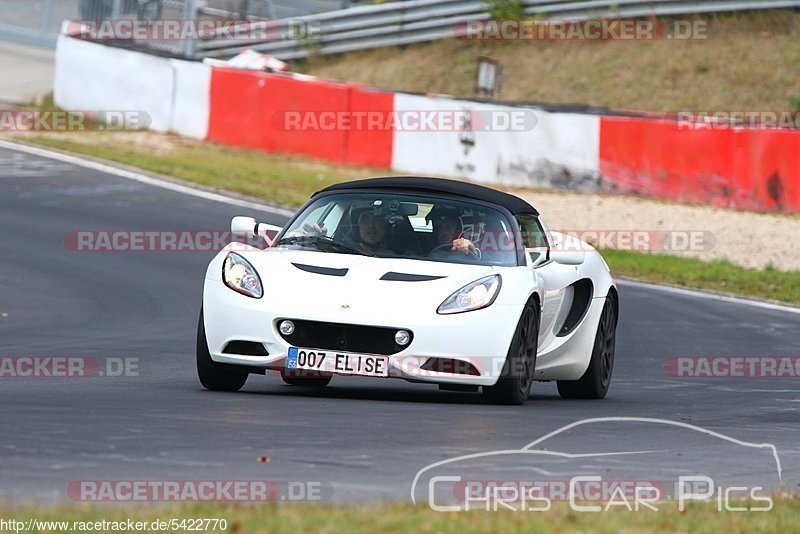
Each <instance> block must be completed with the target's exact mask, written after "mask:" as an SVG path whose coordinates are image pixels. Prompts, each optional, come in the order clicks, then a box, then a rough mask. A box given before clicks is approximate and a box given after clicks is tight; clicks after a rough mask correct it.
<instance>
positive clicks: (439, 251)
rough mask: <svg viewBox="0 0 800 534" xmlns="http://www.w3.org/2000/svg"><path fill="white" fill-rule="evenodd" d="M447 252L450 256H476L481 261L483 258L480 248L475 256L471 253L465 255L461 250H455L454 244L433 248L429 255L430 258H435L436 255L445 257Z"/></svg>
mask: <svg viewBox="0 0 800 534" xmlns="http://www.w3.org/2000/svg"><path fill="white" fill-rule="evenodd" d="M445 252H449V253H450V254H461V255H463V256H472V255H474V256H477V257H478V259H480V257H481V249H479V248H478V247H475V254H472V253H471V252H467V253H464V252H461V251H460V250H453V244H452V243H444V244H443V245H437V246H435V247H433V249H431V251H430V252H429V253H428V255H429V256H433V255H434V254H435V255H443V254H444V253H445Z"/></svg>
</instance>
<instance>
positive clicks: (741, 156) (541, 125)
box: [54, 36, 800, 212]
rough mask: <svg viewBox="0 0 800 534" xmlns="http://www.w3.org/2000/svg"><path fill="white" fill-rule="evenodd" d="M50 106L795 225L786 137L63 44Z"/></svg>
mask: <svg viewBox="0 0 800 534" xmlns="http://www.w3.org/2000/svg"><path fill="white" fill-rule="evenodd" d="M54 99H55V103H56V104H57V105H58V106H60V107H62V108H65V109H73V110H84V111H91V110H100V111H108V110H115V111H120V110H129V111H143V112H145V113H147V114H148V115H149V116H150V118H151V121H152V123H151V125H150V128H151V129H153V130H156V131H161V132H165V131H171V132H175V133H178V134H181V135H185V136H189V137H193V138H197V139H208V140H210V141H214V142H218V143H223V144H226V145H231V146H240V147H247V148H255V149H260V150H265V151H269V152H282V153H290V154H304V155H307V156H311V157H314V158H320V159H324V160H328V161H333V162H340V163H347V164H353V165H362V166H370V167H378V168H391V169H394V170H396V171H399V172H405V173H411V174H433V175H439V176H449V177H456V178H467V179H470V180H474V181H477V182H489V183H498V184H506V185H514V186H549V187H556V188H563V189H571V190H582V191H610V192H619V193H633V194H641V195H647V196H653V197H657V198H662V199H668V200H677V201H685V202H700V203H708V204H713V205H719V206H726V207H733V208H742V209H755V210H775V211H787V212H800V131H797V130H772V131H766V130H752V129H750V130H748V129H724V130H712V129H701V130H690V129H688V128H685V127H684V128H679V127H678V125H677V124H676V123H675V122H674V121H670V120H662V119H659V118H626V117H616V116H599V115H590V114H577V113H558V112H547V111H543V110H540V109H532V108H519V107H509V106H499V105H492V104H482V103H476V102H471V101H460V100H455V99H449V98H441V97H431V96H418V95H409V94H404V93H393V92H388V91H382V90H378V89H375V88H370V87H366V86H362V85H358V84H353V83H345V82H335V81H330V80H323V79H319V78H314V77H310V76H303V75H287V74H268V73H261V72H252V71H245V70H237V69H230V68H225V67H217V66H213V67H212V66H208V65H204V64H200V63H194V62H189V61H181V60H175V59H167V58H160V57H155V56H151V55H147V54H143V53H139V52H134V51H130V50H124V49H121V48H115V47H107V46H104V45H100V44H96V43H90V42H86V41H81V40H77V39H73V38H70V37H67V36H61V37H60V38H59V43H58V48H57V51H56V76H55V87H54ZM520 109H526V113H531V114H533V115H535V126H534V127H532V128H526V129H506V130H503V129H490V130H485V129H481V128H474V127H473V128H470V129H464V128H451V129H449V130H448V129H426V128H419V129H410V130H409V129H405V130H404V129H402V128H392V127H388V128H383V127H367V128H358V127H353V128H341V127H335V126H333V127H313V124H312V125H311V127H300V128H293V127H291V125H292V124H293V123H292V121H291V120H288V116H287V114H294V117H295V118H296V117H297V116H301V117H312V118H314V117H315V118H317V119H319V118H320V117H323V116H324V115H325V114H328V115H331V114H333V115H337V116H348V115H352V114H354V113H357V112H370V114H371V116H372V117H373V118H374V117H375V116H376V115H377V116H379V117H380V118H383V117H385V118H386V120H379V121H378V122H379V123H380V124H391V122H390V120H389V119H390V117H391V116H395V117H396V116H397V114H402V113H406V112H412V113H421V112H426V111H430V112H435V113H442V112H444V113H447V112H463V111H469V112H478V113H485V114H486V113H488V114H491V113H493V112H498V111H500V112H512V111H515V110H520ZM328 124H330V123H328ZM306 126H308V125H306Z"/></svg>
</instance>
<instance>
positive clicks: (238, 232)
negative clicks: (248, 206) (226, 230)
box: [231, 217, 283, 247]
mask: <svg viewBox="0 0 800 534" xmlns="http://www.w3.org/2000/svg"><path fill="white" fill-rule="evenodd" d="M281 230H283V228H282V227H280V226H275V225H274V224H267V223H259V222H256V220H255V219H254V218H252V217H234V218H233V219H231V234H233V238H234V239H236V236H244V237H245V238H247V239H249V238H251V237H263V238H264V240H265V241H266V242H267V246H270V247H271V246H272V245H273V243H274V242H275V236H276V235H277V234H278V233H279V232H280V231H281Z"/></svg>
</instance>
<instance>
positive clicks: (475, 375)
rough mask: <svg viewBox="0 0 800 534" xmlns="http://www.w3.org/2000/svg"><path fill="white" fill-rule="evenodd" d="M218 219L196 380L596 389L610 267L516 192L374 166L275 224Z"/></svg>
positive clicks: (588, 393)
mask: <svg viewBox="0 0 800 534" xmlns="http://www.w3.org/2000/svg"><path fill="white" fill-rule="evenodd" d="M231 229H232V231H233V232H234V234H235V235H241V237H242V239H241V240H239V239H236V240H234V241H233V242H231V243H230V244H229V245H228V246H227V247H225V249H224V250H222V251H221V252H220V253H219V254H218V255H217V256H216V257H215V258H214V259H213V260H212V261H211V263H210V264H209V266H208V271H207V272H206V279H205V287H204V291H203V307H202V310H201V313H200V322H199V325H198V332H197V371H198V375H199V377H200V382H201V383H202V385H203V386H204V387H206V388H208V389H211V390H222V391H236V390H239V389H240V388H241V387H242V386H243V385H244V383H245V381H246V380H247V377H248V375H249V374H251V373H258V374H264V373H265V372H266V370H268V369H274V370H278V371H280V374H281V377H282V378H283V380H284V381H285V382H287V383H288V384H292V385H297V386H307V387H324V386H326V385H328V383H329V382H330V381H331V378H332V377H333V376H342V377H345V376H346V377H355V376H367V377H382V378H401V379H405V380H408V381H411V382H425V383H431V384H437V385H438V386H439V387H440V388H441V389H451V390H464V391H469V390H472V391H478V388H479V387H480V388H482V390H483V394H484V396H485V398H486V400H488V401H489V402H493V403H500V404H522V403H524V402H525V401H526V399H527V398H528V394H529V392H530V388H531V383H532V382H533V381H534V380H536V381H549V380H556V381H558V391H559V393H560V394H561V396H562V397H568V398H595V399H599V398H602V397H604V396H605V395H606V392H607V391H608V387H609V383H610V381H611V372H612V369H613V365H614V341H615V331H616V325H617V316H618V310H619V299H618V296H617V288H616V285H615V284H614V281H613V279H612V278H611V275H610V272H609V269H608V266H607V265H606V263H605V261H604V260H603V259H602V257H601V256H600V254H599V253H597V252H596V251H595V250H594V249H593V248H592V247H591V246H590V245H588V244H587V243H585V242H583V241H580V240H578V239H575V238H570V236H567V235H563V234H559V233H557V232H550V231H549V230H548V229H547V227H546V226H545V225H544V223H543V222H542V221H541V220H540V218H539V213H538V212H537V211H536V210H535V209H534V208H533V207H532V206H530V205H529V204H528V203H527V202H525V201H524V200H522V199H520V198H519V197H516V196H513V195H510V194H506V193H502V192H499V191H496V190H494V189H489V188H486V187H481V186H478V185H473V184H467V183H463V182H456V181H451V180H442V179H436V178H416V177H401V178H373V179H369V180H360V181H354V182H347V183H342V184H337V185H334V186H331V187H328V188H326V189H323V190H322V191H319V192H318V193H316V194H315V195H314V196H313V197H311V200H309V201H308V203H307V204H306V205H305V206H303V207H302V208H301V209H300V210H299V211H298V212H297V214H296V215H295V216H294V217H293V218H292V219H291V220H290V221H289V223H288V224H287V226H286V227H284V228H277V227H274V226H271V225H265V224H259V223H256V221H255V219H252V218H248V217H235V218H234V219H233V222H232V224H231ZM275 232H277V235H275ZM253 238H263V239H264V240H266V242H267V246H266V247H264V246H253V245H251V244H248V243H247V242H251V243H252V242H253ZM256 245H257V243H256Z"/></svg>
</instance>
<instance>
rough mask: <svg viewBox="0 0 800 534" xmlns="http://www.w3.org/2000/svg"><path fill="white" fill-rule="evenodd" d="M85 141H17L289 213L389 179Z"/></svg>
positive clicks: (211, 150)
mask: <svg viewBox="0 0 800 534" xmlns="http://www.w3.org/2000/svg"><path fill="white" fill-rule="evenodd" d="M80 135H81V136H83V137H80V139H81V140H80V141H78V140H76V139H79V138H78V137H76V136H74V135H68V134H54V135H36V136H31V137H28V136H24V137H23V136H21V137H18V138H17V139H18V140H21V141H24V142H28V143H33V144H37V145H41V146H45V147H49V148H55V149H59V150H65V151H68V152H74V153H77V154H84V155H88V156H92V157H95V158H100V159H105V160H109V161H114V162H117V163H122V164H123V165H130V166H132V167H137V168H139V169H143V170H145V171H150V172H154V173H158V174H164V175H167V176H173V177H175V178H178V179H181V180H186V181H188V182H193V183H196V184H201V185H204V186H208V187H211V188H216V189H225V190H227V191H233V192H235V193H241V194H243V195H248V196H252V197H255V198H259V199H263V200H264V201H266V202H269V203H270V204H278V205H282V206H290V207H297V206H300V205H302V204H303V203H305V201H306V200H308V198H309V197H310V196H311V195H312V194H313V193H314V192H316V191H319V190H320V189H322V188H324V187H326V186H328V185H331V184H333V183H337V182H342V181H345V180H352V179H357V178H366V177H370V176H376V175H381V174H383V175H385V174H389V171H387V170H386V169H369V168H363V167H352V166H347V165H332V164H328V163H323V162H319V161H316V160H312V159H310V158H305V157H301V156H287V155H279V154H266V153H264V152H260V151H255V150H243V149H237V148H230V147H225V146H222V145H215V144H211V143H197V142H192V141H186V140H183V139H180V138H178V137H173V136H157V137H158V138H162V139H166V140H168V142H167V143H166V146H165V148H164V149H163V150H158V149H157V147H153V146H151V143H150V142H148V143H146V144H137V142H136V140H138V139H141V138H142V135H141V134H138V133H133V132H120V133H115V134H108V133H105V134H99V135H95V134H80ZM144 136H147V138H148V139H150V138H154V137H155V135H154V134H144Z"/></svg>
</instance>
